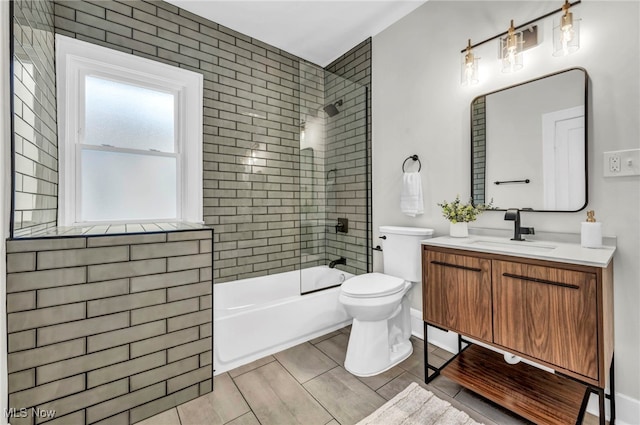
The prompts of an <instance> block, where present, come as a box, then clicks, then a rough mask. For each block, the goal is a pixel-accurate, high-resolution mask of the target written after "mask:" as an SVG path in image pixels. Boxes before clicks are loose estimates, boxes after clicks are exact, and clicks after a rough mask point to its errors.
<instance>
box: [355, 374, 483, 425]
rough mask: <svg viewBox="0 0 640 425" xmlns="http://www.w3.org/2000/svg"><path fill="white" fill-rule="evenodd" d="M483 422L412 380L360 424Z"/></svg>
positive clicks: (465, 424)
mask: <svg viewBox="0 0 640 425" xmlns="http://www.w3.org/2000/svg"><path fill="white" fill-rule="evenodd" d="M413 424H416V425H418V424H420V425H480V424H478V422H476V421H474V420H473V419H471V418H470V417H469V415H467V414H466V413H464V412H461V411H460V410H458V409H456V408H455V407H453V406H452V405H451V404H449V403H448V402H446V401H444V400H441V399H439V398H438V397H436V396H434V395H433V393H432V392H430V391H427V390H425V389H424V388H422V387H421V386H419V385H418V384H417V383H415V382H413V383H411V384H410V385H409V386H408V387H407V388H405V389H404V390H403V391H402V392H401V393H400V394H398V395H397V396H395V397H394V398H392V399H391V400H389V401H387V402H386V403H385V404H384V405H382V406H381V407H380V408H379V409H378V410H376V411H375V412H373V413H372V414H370V415H369V416H367V417H366V418H364V419H363V420H361V421H360V422H358V424H357V425H413Z"/></svg>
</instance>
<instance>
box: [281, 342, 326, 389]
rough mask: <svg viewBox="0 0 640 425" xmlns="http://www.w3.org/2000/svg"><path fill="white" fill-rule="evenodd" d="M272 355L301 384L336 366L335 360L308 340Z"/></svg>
mask: <svg viewBox="0 0 640 425" xmlns="http://www.w3.org/2000/svg"><path fill="white" fill-rule="evenodd" d="M274 357H275V358H276V359H277V360H278V361H279V362H280V364H282V366H284V367H285V369H287V370H288V371H289V373H290V374H291V375H293V377H294V378H296V380H297V381H298V382H300V383H301V384H302V383H305V382H307V381H308V380H309V379H313V378H315V377H316V376H318V375H321V374H323V373H324V372H326V371H328V370H330V369H333V368H334V367H336V366H337V364H336V362H334V361H333V360H331V359H330V358H329V357H327V355H326V354H324V353H323V352H322V351H320V350H318V349H317V348H316V347H314V346H313V345H312V344H310V343H308V342H305V343H303V344H300V345H296V346H295V347H291V348H289V349H287V350H284V351H281V352H279V353H277V354H274Z"/></svg>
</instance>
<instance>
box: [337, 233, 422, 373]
mask: <svg viewBox="0 0 640 425" xmlns="http://www.w3.org/2000/svg"><path fill="white" fill-rule="evenodd" d="M379 230H380V234H381V236H380V237H381V239H382V248H383V258H384V261H383V267H384V273H367V274H362V275H359V276H355V277H352V278H351V279H348V280H347V281H345V282H344V283H343V284H342V286H341V289H340V296H339V300H340V303H341V304H342V305H343V306H344V307H345V309H346V311H347V313H348V314H349V315H350V316H351V317H353V325H352V326H351V335H350V337H349V345H348V347H347V357H346V359H345V362H344V366H345V369H347V370H348V371H349V372H350V373H352V374H354V375H356V376H362V377H365V376H373V375H377V374H379V373H382V372H384V371H385V370H388V369H390V368H392V367H393V366H395V365H397V364H398V363H400V362H402V361H403V360H404V359H406V358H407V357H409V356H410V355H411V353H412V352H413V346H412V345H411V341H409V337H410V336H411V318H410V315H409V308H410V299H409V294H410V290H411V288H412V286H413V285H414V283H418V282H420V281H421V277H422V262H421V256H420V253H421V250H420V241H421V240H423V239H427V238H430V237H431V236H432V235H433V229H426V228H418V227H397V226H381V227H380V228H379Z"/></svg>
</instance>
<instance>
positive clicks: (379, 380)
mask: <svg viewBox="0 0 640 425" xmlns="http://www.w3.org/2000/svg"><path fill="white" fill-rule="evenodd" d="M403 372H404V369H402V368H401V367H399V366H394V367H392V368H391V369H389V370H386V371H384V372H382V373H379V374H377V375H375V376H367V377H366V378H363V377H360V376H359V377H358V379H359V380H361V381H362V382H364V383H365V384H366V385H367V387H369V388H371V389H372V390H374V391H375V390H377V389H378V388H380V387H382V386H383V385H385V384H387V383H389V382H390V381H391V380H392V379H394V378H395V377H397V376H398V375H400V374H402V373H403Z"/></svg>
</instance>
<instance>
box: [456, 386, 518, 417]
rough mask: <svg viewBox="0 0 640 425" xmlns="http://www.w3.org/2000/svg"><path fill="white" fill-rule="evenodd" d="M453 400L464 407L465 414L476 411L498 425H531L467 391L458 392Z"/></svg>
mask: <svg viewBox="0 0 640 425" xmlns="http://www.w3.org/2000/svg"><path fill="white" fill-rule="evenodd" d="M454 400H456V401H458V402H459V403H461V404H462V405H463V406H465V407H466V408H465V412H467V413H469V411H470V410H472V411H476V412H478V413H480V414H481V415H483V416H486V417H487V418H489V419H490V420H492V421H494V422H496V423H498V424H509V425H531V422H529V421H527V420H526V419H524V418H522V417H520V416H517V415H515V414H514V413H511V412H509V411H508V410H506V409H503V408H501V407H500V406H498V405H496V404H494V403H492V402H490V401H489V400H487V399H485V398H482V397H480V396H479V395H477V394H475V393H473V392H471V391H469V390H467V389H463V390H462V391H460V392H459V393H458V394H457V395H456V396H455V398H454Z"/></svg>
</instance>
